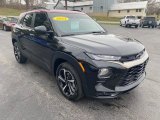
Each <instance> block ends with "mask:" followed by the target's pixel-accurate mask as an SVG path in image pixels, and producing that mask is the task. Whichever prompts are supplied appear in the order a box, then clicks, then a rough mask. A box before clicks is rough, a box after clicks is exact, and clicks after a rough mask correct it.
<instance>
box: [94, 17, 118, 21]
mask: <svg viewBox="0 0 160 120" xmlns="http://www.w3.org/2000/svg"><path fill="white" fill-rule="evenodd" d="M91 17H92V18H94V19H96V20H97V21H112V22H119V21H120V19H121V18H114V17H107V16H91Z"/></svg>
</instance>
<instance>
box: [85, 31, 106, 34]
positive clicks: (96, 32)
mask: <svg viewBox="0 0 160 120" xmlns="http://www.w3.org/2000/svg"><path fill="white" fill-rule="evenodd" d="M105 33H107V32H105V31H93V32H88V33H86V34H105Z"/></svg>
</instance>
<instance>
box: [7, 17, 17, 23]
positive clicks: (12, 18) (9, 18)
mask: <svg viewBox="0 0 160 120" xmlns="http://www.w3.org/2000/svg"><path fill="white" fill-rule="evenodd" d="M6 21H9V22H13V23H16V22H17V21H18V19H17V18H14V17H8V18H7V19H6Z"/></svg>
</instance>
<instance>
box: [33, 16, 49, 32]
mask: <svg viewBox="0 0 160 120" xmlns="http://www.w3.org/2000/svg"><path fill="white" fill-rule="evenodd" d="M37 26H45V27H46V28H47V30H48V31H49V30H51V24H50V21H49V20H48V18H47V16H46V14H45V13H37V14H36V18H35V22H34V27H37Z"/></svg>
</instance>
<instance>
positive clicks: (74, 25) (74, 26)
mask: <svg viewBox="0 0 160 120" xmlns="http://www.w3.org/2000/svg"><path fill="white" fill-rule="evenodd" d="M71 30H79V22H77V21H72V22H71Z"/></svg>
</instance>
